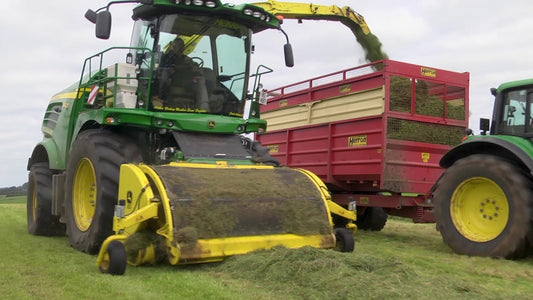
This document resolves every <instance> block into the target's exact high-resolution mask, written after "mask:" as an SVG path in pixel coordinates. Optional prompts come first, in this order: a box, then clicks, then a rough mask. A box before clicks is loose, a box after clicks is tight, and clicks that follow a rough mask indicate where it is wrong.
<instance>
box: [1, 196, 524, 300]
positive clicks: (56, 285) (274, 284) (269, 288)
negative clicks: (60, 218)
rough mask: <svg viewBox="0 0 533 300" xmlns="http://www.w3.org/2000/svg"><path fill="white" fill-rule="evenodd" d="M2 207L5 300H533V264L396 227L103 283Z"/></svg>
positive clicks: (22, 213)
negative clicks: (347, 247)
mask: <svg viewBox="0 0 533 300" xmlns="http://www.w3.org/2000/svg"><path fill="white" fill-rule="evenodd" d="M6 200H9V198H7V199H0V253H1V254H2V256H1V259H0V295H2V296H1V298H2V299H35V298H42V299H49V298H54V299H74V298H76V299H98V298H102V297H106V298H113V297H120V298H121V299H145V298H159V297H165V298H172V299H343V298H356V297H357V298H364V299H391V298H394V299H407V298H409V299H451V298H455V299H504V298H512V299H529V298H530V296H531V295H533V284H532V282H533V258H528V259H524V260H519V261H507V260H500V259H490V258H479V257H467V256H460V255H456V254H453V253H452V252H451V251H450V250H449V249H448V248H447V247H446V246H445V245H443V243H442V240H441V238H440V235H439V234H438V232H437V231H435V226H434V224H412V223H411V222H408V221H403V220H402V219H391V220H389V222H388V224H387V226H386V227H385V228H384V230H383V231H381V232H365V231H359V232H357V233H356V235H355V241H356V250H355V251H354V252H353V253H339V252H334V251H331V250H323V249H314V248H310V247H304V248H301V249H297V250H289V249H284V248H275V249H272V250H268V251H266V250H264V251H258V252H255V253H251V254H247V255H242V256H235V257H231V258H228V259H226V260H225V261H223V262H220V263H211V264H202V265H189V266H168V265H157V266H143V267H137V268H135V267H128V269H127V270H126V274H125V275H123V276H111V275H106V274H101V273H100V272H99V271H98V270H97V268H96V266H95V260H96V258H95V257H94V256H90V255H87V254H84V253H80V252H77V251H75V250H73V249H72V248H71V247H70V246H69V244H68V239H67V238H66V237H53V238H50V237H39V236H31V235H29V234H28V233H27V230H26V208H25V204H24V201H23V200H22V199H18V200H17V199H11V200H9V201H6Z"/></svg>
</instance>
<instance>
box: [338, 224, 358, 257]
mask: <svg viewBox="0 0 533 300" xmlns="http://www.w3.org/2000/svg"><path fill="white" fill-rule="evenodd" d="M335 239H336V241H335V250H336V251H339V252H353V249H354V244H355V242H354V240H353V233H352V232H351V231H350V230H348V229H346V228H340V227H339V228H335Z"/></svg>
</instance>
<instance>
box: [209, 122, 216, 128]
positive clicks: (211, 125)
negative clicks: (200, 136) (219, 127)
mask: <svg viewBox="0 0 533 300" xmlns="http://www.w3.org/2000/svg"><path fill="white" fill-rule="evenodd" d="M215 126H216V125H215V121H209V122H208V123H207V127H209V128H215Z"/></svg>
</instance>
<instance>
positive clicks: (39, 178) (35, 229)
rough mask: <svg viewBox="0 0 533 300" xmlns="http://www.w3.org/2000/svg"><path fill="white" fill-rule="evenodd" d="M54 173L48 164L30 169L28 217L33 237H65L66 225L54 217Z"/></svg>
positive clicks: (37, 165)
mask: <svg viewBox="0 0 533 300" xmlns="http://www.w3.org/2000/svg"><path fill="white" fill-rule="evenodd" d="M52 175H53V173H52V171H51V170H50V168H49V167H48V163H47V162H40V163H35V164H33V165H32V166H31V167H30V174H29V176H28V192H27V203H26V215H27V218H26V219H27V223H28V232H29V233H30V234H32V235H45V236H61V235H65V224H61V223H60V222H59V217H58V216H53V215H52Z"/></svg>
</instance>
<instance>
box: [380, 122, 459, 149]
mask: <svg viewBox="0 0 533 300" xmlns="http://www.w3.org/2000/svg"><path fill="white" fill-rule="evenodd" d="M464 136H465V131H464V128H462V127H458V126H449V125H439V124H433V123H424V122H418V121H412V120H405V119H398V118H388V119H387V137H388V138H389V139H396V140H404V141H414V142H423V143H431V144H440V145H449V146H455V145H457V144H459V143H460V142H461V139H462V138H463V137H464Z"/></svg>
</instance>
